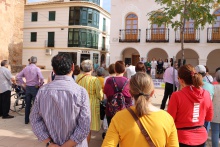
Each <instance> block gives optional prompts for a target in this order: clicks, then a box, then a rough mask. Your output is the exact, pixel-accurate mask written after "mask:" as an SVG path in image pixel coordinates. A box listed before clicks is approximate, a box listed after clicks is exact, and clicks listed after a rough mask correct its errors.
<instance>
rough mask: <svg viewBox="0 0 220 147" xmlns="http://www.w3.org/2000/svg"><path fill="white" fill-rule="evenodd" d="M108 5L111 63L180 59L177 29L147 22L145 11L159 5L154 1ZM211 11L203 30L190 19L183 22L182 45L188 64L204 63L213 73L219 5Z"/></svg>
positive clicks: (219, 39)
mask: <svg viewBox="0 0 220 147" xmlns="http://www.w3.org/2000/svg"><path fill="white" fill-rule="evenodd" d="M111 6H112V7H111V29H110V31H111V36H110V54H111V58H110V63H114V62H115V61H117V60H123V61H125V62H126V63H131V64H133V65H136V63H137V62H139V61H140V58H144V59H145V60H146V59H152V58H153V57H155V58H156V59H157V60H158V59H159V58H162V59H163V60H164V59H167V58H172V57H173V56H175V57H176V58H177V60H178V59H181V57H182V56H181V44H180V40H181V39H180V30H176V31H175V30H174V29H172V28H171V26H170V25H169V26H165V25H162V26H160V27H158V25H156V24H151V22H150V21H149V16H148V15H147V14H148V13H149V12H151V11H153V10H158V9H159V8H161V7H162V6H161V5H159V4H157V3H156V2H155V1H154V0H120V1H119V0H112V1H111ZM210 11H211V13H212V14H213V15H215V16H216V17H217V19H216V22H215V23H213V24H210V25H209V24H206V26H205V28H204V29H201V28H200V29H195V28H194V21H193V20H190V21H188V22H186V29H185V37H184V40H185V45H184V46H185V59H186V63H187V64H192V65H193V66H195V65H198V64H202V65H207V66H208V67H209V69H210V73H211V74H213V73H214V72H215V69H216V68H217V67H219V66H220V58H219V56H220V7H217V8H215V9H212V10H210ZM175 19H176V18H175Z"/></svg>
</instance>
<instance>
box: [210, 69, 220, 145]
mask: <svg viewBox="0 0 220 147" xmlns="http://www.w3.org/2000/svg"><path fill="white" fill-rule="evenodd" d="M215 79H216V81H217V84H216V85H214V98H213V101H212V102H213V108H214V116H213V119H212V121H211V128H212V133H211V136H212V147H219V134H220V115H219V114H220V107H219V106H220V69H219V70H218V71H217V72H216V73H215Z"/></svg>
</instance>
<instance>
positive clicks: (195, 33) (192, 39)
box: [175, 28, 200, 43]
mask: <svg viewBox="0 0 220 147" xmlns="http://www.w3.org/2000/svg"><path fill="white" fill-rule="evenodd" d="M180 34H181V31H180V29H177V30H176V33H175V42H181V38H182V37H181V35H180ZM184 42H185V43H199V42H200V29H195V28H185V31H184Z"/></svg>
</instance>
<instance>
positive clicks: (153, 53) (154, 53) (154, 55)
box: [147, 48, 169, 61]
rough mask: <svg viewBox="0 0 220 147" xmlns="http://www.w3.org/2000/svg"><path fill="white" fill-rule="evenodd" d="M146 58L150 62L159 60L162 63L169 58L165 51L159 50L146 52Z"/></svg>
mask: <svg viewBox="0 0 220 147" xmlns="http://www.w3.org/2000/svg"><path fill="white" fill-rule="evenodd" d="M147 58H148V59H150V60H152V59H153V58H155V59H156V60H158V59H159V58H161V59H162V60H163V61H164V60H165V59H168V58H169V56H168V54H167V52H166V51H165V50H163V49H160V48H154V49H152V50H150V51H149V52H148V54H147Z"/></svg>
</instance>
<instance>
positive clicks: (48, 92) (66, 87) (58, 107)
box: [30, 75, 91, 147]
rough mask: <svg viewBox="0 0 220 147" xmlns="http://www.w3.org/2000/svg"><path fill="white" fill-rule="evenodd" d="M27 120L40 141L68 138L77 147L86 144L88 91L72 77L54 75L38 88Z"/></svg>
mask: <svg viewBox="0 0 220 147" xmlns="http://www.w3.org/2000/svg"><path fill="white" fill-rule="evenodd" d="M30 121H31V125H32V130H33V132H34V134H35V135H36V136H37V137H38V139H39V140H40V141H43V140H45V139H47V138H49V137H50V138H52V139H53V141H54V142H55V143H56V144H58V145H62V144H64V143H65V142H66V141H68V140H69V139H71V140H72V141H74V142H76V143H78V145H77V147H87V146H88V145H87V140H86V137H87V136H88V134H89V131H90V122H91V117H90V106H89V97H88V93H87V92H86V90H85V89H84V88H83V87H81V86H79V85H77V84H76V83H75V81H74V80H73V78H72V77H70V76H58V75H56V77H55V80H54V81H52V82H50V83H49V84H46V85H44V86H42V87H41V88H40V90H39V91H38V94H37V96H36V100H35V102H34V107H33V109H32V112H31V115H30Z"/></svg>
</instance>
